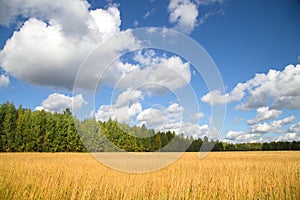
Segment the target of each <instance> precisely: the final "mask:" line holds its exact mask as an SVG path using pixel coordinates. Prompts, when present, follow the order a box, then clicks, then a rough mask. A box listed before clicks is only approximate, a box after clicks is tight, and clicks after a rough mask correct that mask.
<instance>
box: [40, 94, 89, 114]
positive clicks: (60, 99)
mask: <svg viewBox="0 0 300 200" xmlns="http://www.w3.org/2000/svg"><path fill="white" fill-rule="evenodd" d="M85 104H87V102H86V100H85V99H84V98H83V95H82V94H78V95H76V96H74V97H69V96H66V95H64V94H59V93H53V94H50V95H49V96H48V97H47V99H45V100H43V102H42V104H41V105H40V106H37V107H36V108H35V110H45V111H49V112H58V113H63V112H64V111H65V110H66V108H69V109H72V108H73V109H74V110H78V109H80V108H81V107H82V106H83V105H85Z"/></svg>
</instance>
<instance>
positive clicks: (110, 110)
mask: <svg viewBox="0 0 300 200" xmlns="http://www.w3.org/2000/svg"><path fill="white" fill-rule="evenodd" d="M141 111H142V105H141V104H140V103H134V104H132V105H128V106H124V107H118V108H117V107H114V106H113V105H102V106H100V108H99V109H98V111H97V112H96V114H95V117H96V119H97V120H100V121H108V120H109V118H111V119H117V120H118V121H119V122H125V123H128V124H130V123H132V122H133V117H134V116H135V115H136V114H138V113H139V112H141Z"/></svg>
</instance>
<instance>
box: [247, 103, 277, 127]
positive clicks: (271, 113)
mask: <svg viewBox="0 0 300 200" xmlns="http://www.w3.org/2000/svg"><path fill="white" fill-rule="evenodd" d="M281 113H282V111H281V110H275V109H270V108H269V107H261V108H258V109H257V110H256V117H255V118H253V119H249V120H248V121H247V124H249V125H252V124H256V123H258V122H262V121H265V120H270V119H275V118H277V117H279V116H280V115H281Z"/></svg>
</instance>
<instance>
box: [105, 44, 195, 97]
mask: <svg viewBox="0 0 300 200" xmlns="http://www.w3.org/2000/svg"><path fill="white" fill-rule="evenodd" d="M134 59H135V61H136V62H138V63H137V64H136V65H132V64H129V63H122V62H120V61H117V62H116V63H115V64H114V65H115V66H114V67H112V68H111V70H113V69H118V70H114V71H111V72H108V73H113V74H115V75H116V78H119V77H120V78H119V79H118V80H116V81H117V85H116V87H118V88H121V89H126V88H129V87H132V88H140V87H141V88H140V90H146V91H148V92H150V91H152V92H163V91H164V92H165V91H166V90H171V91H173V92H174V91H175V90H176V89H179V88H182V87H184V86H186V85H187V84H189V83H190V81H191V72H190V64H189V63H188V62H184V61H182V60H181V58H180V57H178V56H171V57H169V58H167V57H165V56H162V57H159V56H156V55H155V53H154V51H151V50H150V51H147V52H145V54H141V52H138V53H137V54H136V55H135V57H134ZM116 71H118V72H119V73H120V74H117V73H116Z"/></svg>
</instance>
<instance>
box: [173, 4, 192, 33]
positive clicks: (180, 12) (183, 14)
mask: <svg viewBox="0 0 300 200" xmlns="http://www.w3.org/2000/svg"><path fill="white" fill-rule="evenodd" d="M168 10H169V12H170V15H169V21H170V22H171V23H175V24H176V25H175V28H176V29H178V30H180V31H182V32H184V33H187V34H189V33H191V32H192V31H193V30H194V28H195V26H196V25H197V17H198V8H197V5H196V4H195V3H193V2H192V1H190V0H170V3H169V6H168Z"/></svg>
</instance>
